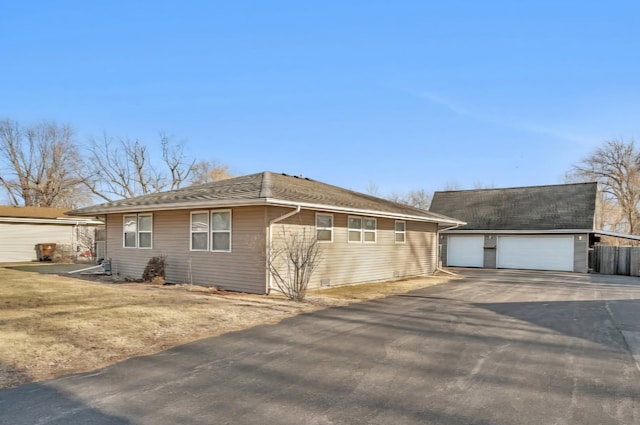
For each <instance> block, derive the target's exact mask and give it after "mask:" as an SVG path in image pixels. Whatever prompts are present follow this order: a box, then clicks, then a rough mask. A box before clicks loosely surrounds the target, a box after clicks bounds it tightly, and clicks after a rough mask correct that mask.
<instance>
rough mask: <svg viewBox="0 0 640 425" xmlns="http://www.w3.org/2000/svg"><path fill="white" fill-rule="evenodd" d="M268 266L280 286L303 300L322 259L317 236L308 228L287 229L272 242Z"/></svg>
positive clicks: (295, 298)
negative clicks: (299, 229) (298, 229)
mask: <svg viewBox="0 0 640 425" xmlns="http://www.w3.org/2000/svg"><path fill="white" fill-rule="evenodd" d="M269 251H270V253H269V255H268V258H267V268H268V270H269V273H270V274H271V276H272V279H273V282H274V283H275V284H276V286H277V287H278V289H279V290H280V291H282V293H283V294H284V295H285V296H286V297H287V298H289V299H291V300H293V301H303V300H304V297H305V296H306V293H307V287H308V285H309V280H310V279H311V275H312V274H313V271H314V270H315V269H316V268H317V267H318V264H319V263H320V252H319V247H318V239H317V238H316V236H315V234H314V233H312V232H311V231H310V230H309V229H302V230H301V231H286V229H285V227H284V226H283V227H282V229H281V237H280V238H279V239H278V241H277V242H274V243H272V246H271V247H270V250H269Z"/></svg>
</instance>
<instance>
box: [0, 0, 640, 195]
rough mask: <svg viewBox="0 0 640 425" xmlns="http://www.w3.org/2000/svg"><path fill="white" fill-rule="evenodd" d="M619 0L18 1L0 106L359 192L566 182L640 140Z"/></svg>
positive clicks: (637, 8)
mask: <svg viewBox="0 0 640 425" xmlns="http://www.w3.org/2000/svg"><path fill="white" fill-rule="evenodd" d="M638 16H640V5H639V3H637V2H633V1H608V2H585V1H517V2H515V1H482V2H480V1H427V0H423V1H385V2H381V1H348V2H345V1H339V2H334V1H322V2H317V1H254V2H249V1H233V2H215V1H203V2H194V1H180V2H177V1H176V2H166V1H149V2H145V1H131V2H124V1H122V2H121V1H108V2H91V1H77V2H75V1H55V2H50V1H41V2H37V1H29V0H24V1H21V2H4V3H3V5H2V10H1V13H0V51H1V52H2V66H1V67H0V77H1V78H0V117H2V118H11V119H13V120H17V121H19V122H20V123H22V124H30V123H35V122H38V121H41V120H54V121H57V122H60V123H68V124H71V125H72V126H73V127H74V128H75V130H76V133H77V139H78V141H79V142H80V143H82V142H83V141H84V140H86V139H87V138H88V137H90V136H100V135H101V134H102V133H103V132H104V131H106V132H107V133H109V134H110V135H113V136H123V137H131V138H140V139H142V140H146V141H149V142H151V141H155V140H158V134H159V132H161V131H164V132H166V133H168V134H170V135H173V136H174V137H175V138H176V139H179V140H184V141H186V142H187V144H188V149H189V152H190V153H191V154H192V155H194V156H196V157H198V158H200V159H209V160H214V161H218V162H220V163H224V164H227V165H229V167H230V168H231V170H232V171H233V172H234V173H237V174H248V173H253V172H258V171H265V170H270V171H276V172H286V173H289V174H304V175H305V176H307V177H310V178H313V179H316V180H320V181H324V182H327V183H332V184H336V185H340V186H344V187H348V188H351V189H354V190H359V191H364V190H365V189H366V187H367V185H368V184H369V183H370V182H373V183H375V184H377V186H378V187H379V189H380V191H381V192H382V193H383V194H384V193H389V192H392V191H396V192H403V191H408V190H411V189H418V188H424V189H426V190H430V191H431V190H440V189H443V188H444V187H445V186H446V185H447V184H456V185H458V186H459V187H461V188H471V187H473V186H474V184H476V183H481V184H484V185H494V186H496V187H507V186H524V185H537V184H554V183H561V182H562V179H563V175H564V173H565V171H566V170H567V169H568V168H569V167H570V165H571V164H572V163H575V162H576V161H578V160H579V159H581V158H582V157H584V156H585V155H587V154H588V153H590V152H591V151H593V150H594V149H595V148H596V147H597V146H598V145H599V144H600V143H601V142H602V141H604V140H606V139H611V138H625V139H630V138H638V137H640V119H639V118H640V78H639V75H640V73H639V72H638V71H639V69H638V68H639V63H640V56H639V55H638V51H640V49H639V47H640V46H639V44H640V25H638V19H637V18H638Z"/></svg>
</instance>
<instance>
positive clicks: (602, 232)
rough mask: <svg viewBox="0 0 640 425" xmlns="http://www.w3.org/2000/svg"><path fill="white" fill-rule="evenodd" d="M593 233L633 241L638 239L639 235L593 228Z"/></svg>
mask: <svg viewBox="0 0 640 425" xmlns="http://www.w3.org/2000/svg"><path fill="white" fill-rule="evenodd" d="M593 233H595V234H596V235H603V236H612V237H614V238H622V239H630V240H634V241H640V236H639V235H628V234H626V233H616V232H608V231H606V230H594V231H593Z"/></svg>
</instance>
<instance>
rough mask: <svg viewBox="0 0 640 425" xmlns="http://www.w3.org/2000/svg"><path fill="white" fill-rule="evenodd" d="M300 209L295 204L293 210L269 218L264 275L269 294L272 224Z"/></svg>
mask: <svg viewBox="0 0 640 425" xmlns="http://www.w3.org/2000/svg"><path fill="white" fill-rule="evenodd" d="M300 210H302V205H299V204H298V205H296V209H295V210H293V211H289V212H288V213H286V214H283V215H281V216H280V217H276V218H274V219H272V220H269V245H268V246H267V258H266V259H265V261H266V263H265V266H266V267H265V268H266V269H267V276H266V279H265V281H266V283H265V285H266V287H265V294H267V295H269V292H270V291H271V270H269V259H270V258H271V244H272V243H273V225H274V224H275V223H277V222H279V221H282V220H284V219H287V218H289V217H291V216H294V215H296V214H298V213H299V212H300Z"/></svg>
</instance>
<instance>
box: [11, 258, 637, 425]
mask: <svg viewBox="0 0 640 425" xmlns="http://www.w3.org/2000/svg"><path fill="white" fill-rule="evenodd" d="M465 273H467V275H468V276H469V277H468V278H467V279H465V280H462V281H455V282H452V283H448V284H443V285H438V286H434V287H430V288H425V289H423V290H419V291H416V292H413V293H410V294H406V295H401V296H394V297H390V298H386V299H382V300H377V301H373V302H366V303H362V304H357V305H352V306H349V307H340V308H332V309H328V310H325V311H320V312H315V313H312V314H307V315H302V316H298V317H295V318H291V319H287V320H285V321H283V322H282V323H280V324H278V325H271V326H261V327H257V328H253V329H250V330H247V331H242V332H236V333H231V334H227V335H223V336H220V337H216V338H210V339H206V340H202V341H198V342H195V343H191V344H188V345H184V346H181V347H177V348H175V349H172V350H169V351H166V352H163V353H160V354H157V355H154V356H149V357H141V358H136V359H131V360H128V361H125V362H123V363H120V364H117V365H114V366H111V367H108V368H105V369H102V370H99V371H95V372H93V373H87V374H81V375H73V376H69V377H64V378H60V379H55V380H52V381H47V382H41V383H37V384H30V385H25V386H22V387H19V388H15V389H12V390H8V391H4V392H0V424H7V425H9V424H11V425H19V424H30V425H31V424H41V425H45V424H66V425H68V424H83V425H88V424H153V425H163V424H194V425H195V424H197V425H200V424H202V425H204V424H267V423H272V424H296V425H299V424H394V425H396V424H460V425H463V424H464V425H468V424H482V425H489V424H491V425H493V424H544V425H549V424H580V425H589V424H629V425H631V424H639V423H640V366H638V365H637V364H636V362H635V361H634V358H633V355H632V349H633V346H634V338H637V336H638V335H639V334H640V311H639V310H640V279H639V278H628V277H626V278H625V277H603V276H598V275H579V274H572V273H545V272H520V271H507V270H499V271H495V270H494V271H489V270H466V271H465ZM639 340H640V338H639ZM0 343H1V342H0ZM638 361H639V362H640V358H639V359H638Z"/></svg>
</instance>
